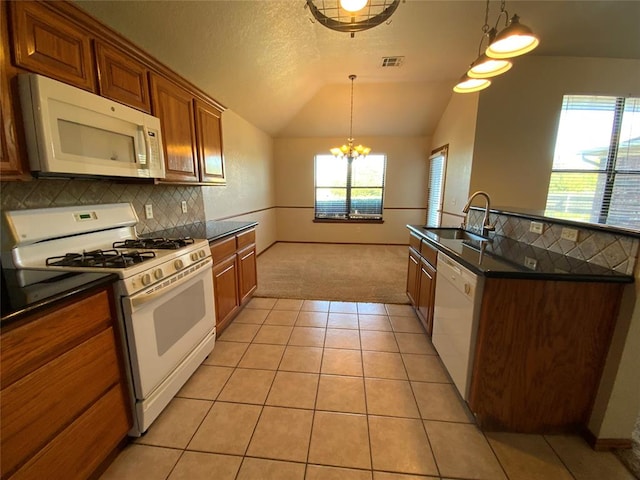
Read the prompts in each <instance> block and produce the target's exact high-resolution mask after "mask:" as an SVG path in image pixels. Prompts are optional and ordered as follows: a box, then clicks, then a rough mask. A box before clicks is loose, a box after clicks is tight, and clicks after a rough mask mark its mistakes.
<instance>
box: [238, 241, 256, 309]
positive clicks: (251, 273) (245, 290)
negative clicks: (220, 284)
mask: <svg viewBox="0 0 640 480" xmlns="http://www.w3.org/2000/svg"><path fill="white" fill-rule="evenodd" d="M238 274H239V276H238V285H239V286H240V303H241V304H244V303H246V302H247V301H248V300H249V298H250V297H251V295H252V294H253V292H254V291H255V289H256V288H257V287H258V273H257V270H256V246H255V245H251V246H249V247H247V248H245V249H244V250H241V251H239V252H238Z"/></svg>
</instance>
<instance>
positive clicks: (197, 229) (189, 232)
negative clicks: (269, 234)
mask: <svg viewBox="0 0 640 480" xmlns="http://www.w3.org/2000/svg"><path fill="white" fill-rule="evenodd" d="M256 225H258V222H238V221H224V220H222V221H218V220H210V221H208V222H197V223H190V224H188V225H182V226H178V227H173V228H168V229H166V230H159V231H157V232H152V233H148V234H144V235H141V237H166V238H175V237H191V238H206V239H207V240H209V242H214V241H216V240H219V239H221V238H224V237H226V236H229V235H233V234H235V233H238V232H240V231H242V230H246V229H247V228H252V227H255V226H256Z"/></svg>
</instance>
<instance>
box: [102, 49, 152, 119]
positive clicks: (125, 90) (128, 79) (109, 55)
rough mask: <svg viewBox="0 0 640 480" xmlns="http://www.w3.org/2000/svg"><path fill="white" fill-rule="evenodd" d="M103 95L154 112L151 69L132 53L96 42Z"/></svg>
mask: <svg viewBox="0 0 640 480" xmlns="http://www.w3.org/2000/svg"><path fill="white" fill-rule="evenodd" d="M95 49H96V62H97V66H98V85H99V87H100V92H99V93H100V95H102V96H103V97H107V98H110V99H111V100H115V101H116V102H120V103H124V104H126V105H129V106H130V107H133V108H137V109H139V110H143V111H145V112H147V113H151V100H150V98H149V81H148V78H147V76H148V72H149V70H148V69H147V68H146V67H145V66H144V65H143V64H141V63H140V62H137V61H136V60H135V59H133V58H132V57H131V56H130V55H127V54H125V53H123V52H121V51H120V50H117V49H115V48H113V47H110V46H107V45H105V44H104V43H102V42H98V41H96V42H95Z"/></svg>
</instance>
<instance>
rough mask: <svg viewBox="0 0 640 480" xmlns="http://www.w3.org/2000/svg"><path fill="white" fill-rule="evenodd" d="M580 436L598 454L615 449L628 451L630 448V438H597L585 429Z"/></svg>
mask: <svg viewBox="0 0 640 480" xmlns="http://www.w3.org/2000/svg"><path fill="white" fill-rule="evenodd" d="M582 436H583V437H584V439H585V440H586V441H587V443H588V444H589V445H590V446H591V448H593V449H594V450H596V451H598V452H603V451H609V450H615V449H629V448H631V447H632V441H631V439H630V438H597V437H596V436H595V435H594V434H593V433H592V432H591V431H589V430H586V429H585V431H584V432H583V433H582Z"/></svg>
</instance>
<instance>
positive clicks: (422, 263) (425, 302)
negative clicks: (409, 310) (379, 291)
mask: <svg viewBox="0 0 640 480" xmlns="http://www.w3.org/2000/svg"><path fill="white" fill-rule="evenodd" d="M409 245H410V246H409V267H408V270H407V296H408V297H409V300H410V301H411V305H412V306H413V307H414V308H415V310H416V313H417V315H418V318H419V319H420V322H422V325H423V326H424V329H425V330H426V332H427V334H429V335H431V333H432V331H433V306H434V298H435V292H436V259H437V250H436V249H435V248H433V247H431V246H430V245H429V244H428V243H427V242H426V241H424V240H421V239H420V238H419V237H417V236H416V235H414V234H413V233H412V234H411V236H410V238H409Z"/></svg>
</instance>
